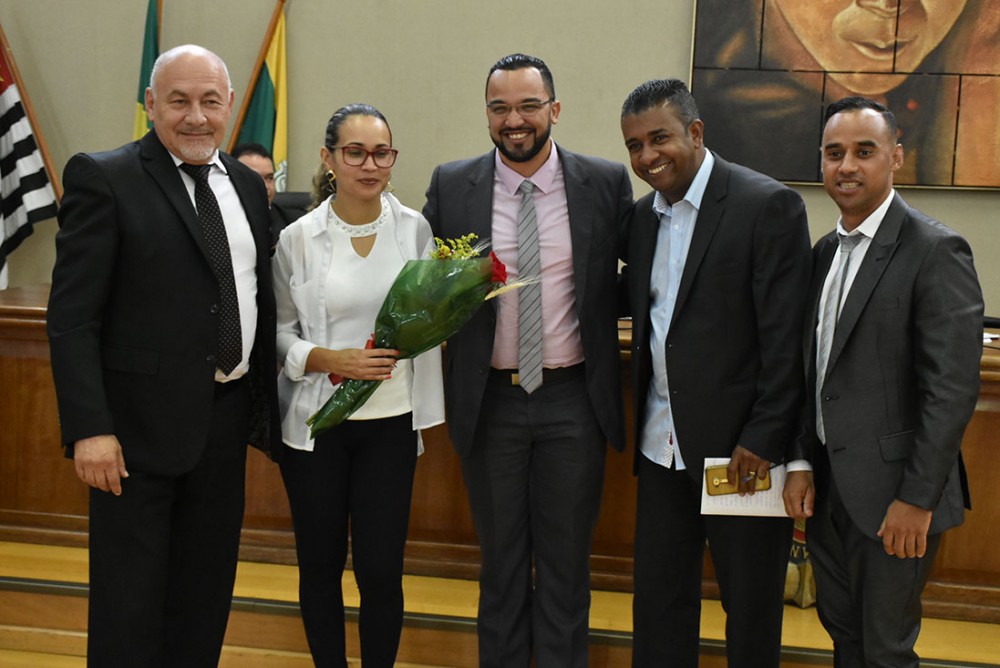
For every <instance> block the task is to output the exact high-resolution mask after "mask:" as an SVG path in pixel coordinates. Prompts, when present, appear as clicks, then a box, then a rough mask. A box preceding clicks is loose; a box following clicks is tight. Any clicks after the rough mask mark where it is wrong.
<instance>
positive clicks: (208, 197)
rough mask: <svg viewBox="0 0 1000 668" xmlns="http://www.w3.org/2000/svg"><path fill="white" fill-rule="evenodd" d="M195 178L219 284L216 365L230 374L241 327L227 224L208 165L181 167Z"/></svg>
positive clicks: (237, 352) (238, 355) (238, 352)
mask: <svg viewBox="0 0 1000 668" xmlns="http://www.w3.org/2000/svg"><path fill="white" fill-rule="evenodd" d="M181 169H183V170H184V171H185V172H187V174H188V175H189V176H190V177H191V178H192V179H194V203H195V206H196V207H197V209H198V220H200V221H201V229H202V231H203V232H204V234H205V240H206V241H207V242H208V254H209V258H210V259H211V261H212V271H213V272H214V273H215V278H216V280H218V281H219V342H218V345H217V348H216V355H215V357H216V366H217V367H218V368H219V370H221V371H222V373H224V374H226V375H229V374H230V373H232V371H233V369H235V368H236V365H237V364H239V363H240V360H242V359H243V332H242V330H241V328H240V304H239V300H238V299H237V297H236V279H235V278H234V276H233V256H232V253H231V251H230V249H229V237H228V236H227V235H226V225H225V223H224V222H223V221H222V211H221V210H220V209H219V200H217V199H216V198H215V193H214V192H212V188H211V186H209V185H208V173H209V171H211V169H212V167H211V165H189V164H187V163H182V164H181Z"/></svg>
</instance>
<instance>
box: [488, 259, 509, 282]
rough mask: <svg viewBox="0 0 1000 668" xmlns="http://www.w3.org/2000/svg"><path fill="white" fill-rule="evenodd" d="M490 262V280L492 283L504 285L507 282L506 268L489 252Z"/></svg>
mask: <svg viewBox="0 0 1000 668" xmlns="http://www.w3.org/2000/svg"><path fill="white" fill-rule="evenodd" d="M490 260H491V261H492V262H493V276H492V277H491V278H490V280H491V281H493V282H494V283H502V284H504V283H506V282H507V266H506V265H505V264H504V263H503V262H501V261H500V258H498V257H497V254H496V253H494V252H493V251H490Z"/></svg>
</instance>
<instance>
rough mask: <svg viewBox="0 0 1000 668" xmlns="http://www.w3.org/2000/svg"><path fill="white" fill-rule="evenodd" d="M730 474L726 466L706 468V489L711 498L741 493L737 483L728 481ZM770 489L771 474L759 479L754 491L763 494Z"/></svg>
mask: <svg viewBox="0 0 1000 668" xmlns="http://www.w3.org/2000/svg"><path fill="white" fill-rule="evenodd" d="M728 473H729V472H728V471H727V470H726V467H725V466H706V467H705V489H706V490H707V491H708V495H709V496H719V495H721V494H736V493H737V492H739V487H738V485H737V483H735V482H730V481H729V480H727V476H728ZM768 489H771V476H770V473H767V474H765V475H764V477H763V478H757V484H756V485H755V486H754V491H756V492H763V491H764V490H768Z"/></svg>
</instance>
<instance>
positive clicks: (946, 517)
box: [802, 194, 983, 537]
mask: <svg viewBox="0 0 1000 668" xmlns="http://www.w3.org/2000/svg"><path fill="white" fill-rule="evenodd" d="M836 252H837V238H836V232H833V233H831V234H829V235H827V236H826V237H824V238H823V239H821V240H820V241H819V243H817V244H816V247H815V249H814V255H815V272H814V275H813V281H812V288H811V292H810V295H811V300H810V302H809V304H810V310H809V312H808V314H807V315H808V317H807V318H806V321H805V322H806V326H805V332H804V338H805V346H804V350H805V353H806V354H805V365H806V370H807V378H808V382H809V384H808V387H809V388H810V399H812V397H813V395H812V394H811V392H812V390H813V388H815V385H816V383H815V379H816V373H815V367H816V362H815V360H816V349H815V345H816V343H815V330H816V322H817V317H818V313H819V299H820V293H821V292H822V288H823V282H824V280H825V278H826V275H827V273H828V272H829V269H830V265H831V263H832V261H833V257H834V255H835V254H836ZM982 326H983V297H982V292H981V290H980V287H979V281H978V279H977V277H976V270H975V267H974V266H973V262H972V251H971V249H970V248H969V244H968V243H967V242H966V241H965V240H964V239H962V238H961V237H960V236H958V235H957V234H956V233H955V232H953V231H952V230H950V229H948V228H947V227H945V226H944V225H942V224H941V223H939V222H937V221H935V220H933V219H931V218H929V217H927V216H925V215H924V214H922V213H920V212H919V211H917V210H916V209H913V208H910V206H909V205H907V204H906V202H905V201H903V198H902V197H900V196H899V195H898V194H897V195H896V196H895V198H894V200H893V202H892V204H891V205H890V207H889V210H888V212H887V213H886V215H885V218H884V219H883V221H882V224H881V225H880V227H879V229H878V232H877V233H876V234H875V238H874V239H873V240H872V242H871V246H870V247H869V249H868V252H867V254H866V255H865V257H864V260H863V262H862V264H861V266H860V267H859V268H858V273H857V277H856V278H855V279H854V283H853V285H852V286H851V290H850V292H849V293H848V295H847V297H846V298H845V301H844V305H843V309H842V311H841V314H840V319H839V321H838V323H837V329H836V334H835V335H834V340H833V345H832V348H831V351H830V360H829V364H828V366H827V372H826V379H825V382H824V384H823V388H822V395H821V405H822V411H823V425H824V429H825V432H826V438H827V448H828V452H829V456H830V464H831V468H832V475H833V478H834V480H835V481H836V484H837V489H838V491H839V492H840V495H841V497H842V499H843V502H844V506H845V507H846V508H847V511H848V513H849V514H850V517H851V519H852V520H853V521H854V523H855V524H856V525H857V526H858V528H860V529H861V531H862V532H864V533H865V534H867V535H870V536H872V537H875V535H876V533H877V532H878V529H879V525H880V524H881V522H882V519H883V517H884V516H885V512H886V509H887V508H888V507H889V504H890V503H891V502H892V501H893V499H900V500H902V501H905V502H907V503H911V504H914V505H916V506H920V507H921V508H926V509H929V510H933V511H934V515H933V518H932V520H931V527H930V532H931V533H939V532H941V531H944V530H945V529H949V528H951V527H953V526H956V525H958V524H961V522H962V520H963V515H964V512H963V506H966V505H968V487H967V485H966V481H965V472H964V469H963V467H962V459H961V453H960V446H961V443H962V434H963V433H964V431H965V427H966V424H968V422H969V419H970V418H971V417H972V412H973V410H974V409H975V406H976V400H977V398H978V395H979V362H980V357H981V356H982ZM806 403H807V409H806V415H807V418H806V420H805V426H804V431H803V434H802V439H803V442H804V446H803V447H804V450H806V451H807V452H812V451H813V450H814V449H815V448H817V447H823V446H822V445H820V443H819V441H818V439H817V437H816V428H815V408H814V406H815V401H812V400H810V401H807V402H806Z"/></svg>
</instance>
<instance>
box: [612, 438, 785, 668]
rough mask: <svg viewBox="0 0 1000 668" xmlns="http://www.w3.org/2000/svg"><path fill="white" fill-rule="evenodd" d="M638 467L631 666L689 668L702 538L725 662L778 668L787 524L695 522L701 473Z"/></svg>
mask: <svg viewBox="0 0 1000 668" xmlns="http://www.w3.org/2000/svg"><path fill="white" fill-rule="evenodd" d="M638 461H639V488H638V495H637V498H636V527H635V576H634V577H635V583H634V591H635V595H634V598H633V600H632V612H633V649H632V665H633V666H634V667H635V668H665V667H684V668H697V666H698V652H699V643H700V633H699V631H700V625H701V579H702V563H703V560H704V556H705V541H706V539H707V540H708V548H709V551H710V552H711V555H712V565H713V566H714V568H715V574H716V579H717V580H718V582H719V591H720V594H721V597H722V607H723V609H724V610H725V612H726V657H727V663H728V665H729V666H730V668H751V667H753V668H777V667H778V665H779V663H780V660H781V659H780V657H781V621H782V616H783V613H784V591H785V575H786V573H787V570H788V553H789V550H790V549H791V542H792V520H791V519H785V518H780V517H731V516H725V515H702V514H701V485H700V484H699V483H700V482H701V478H702V476H698V477H697V478H695V477H693V476H692V474H691V472H690V471H677V470H672V469H667V468H664V467H662V466H659V465H657V464H654V463H653V462H651V461H649V460H648V459H647V458H646V457H645V456H643V455H642V454H639V455H638ZM695 480H698V482H695Z"/></svg>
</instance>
